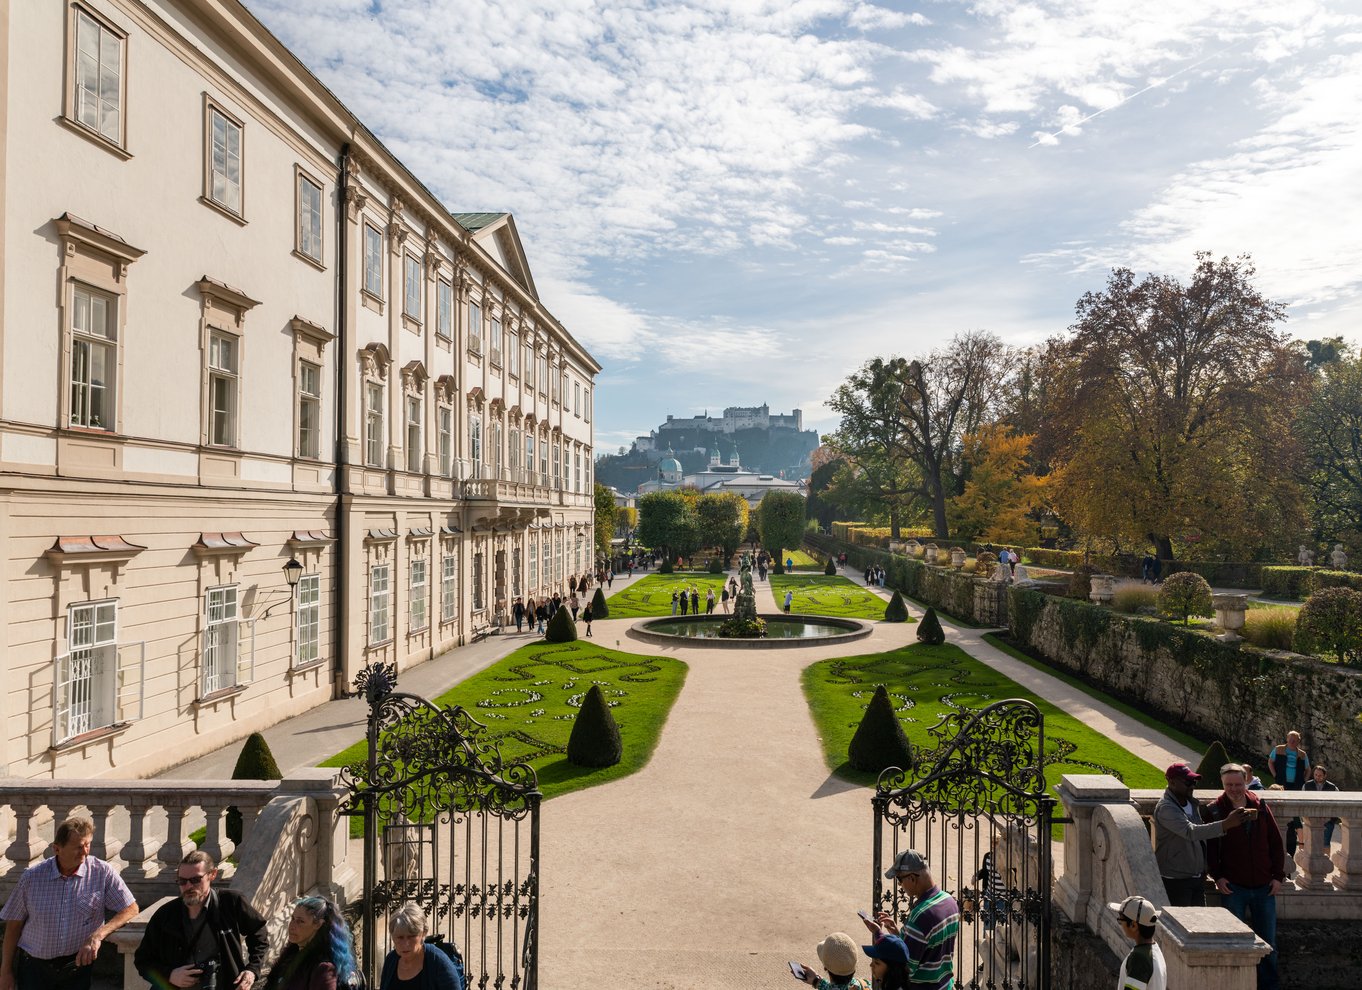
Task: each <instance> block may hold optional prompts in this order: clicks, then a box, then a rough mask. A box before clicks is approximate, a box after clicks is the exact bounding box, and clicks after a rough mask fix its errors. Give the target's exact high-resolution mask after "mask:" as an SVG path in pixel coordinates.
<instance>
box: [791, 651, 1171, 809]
mask: <svg viewBox="0 0 1362 990" xmlns="http://www.w3.org/2000/svg"><path fill="white" fill-rule="evenodd" d="M802 681H803V686H804V694H805V697H806V698H807V699H808V702H809V709H810V711H811V712H812V714H813V718H814V723H815V725H816V726H817V728H818V733H819V735H820V737H821V738H822V741H823V754H824V758H825V759H826V760H827V764H828V766H829V767H830V768H831V769H832V771H833V772H834V773H835V774H837V775H838V776H839V777H843V778H845V779H847V780H851V781H854V782H856V783H860V784H867V785H873V784H874V783H875V778H874V775H873V774H868V773H864V772H860V771H856V770H853V769H852V768H851V766H850V764H849V763H848V762H847V746H848V745H849V744H850V742H851V737H852V735H853V734H854V733H855V731H856V727H857V725H859V724H860V721H861V716H862V715H863V714H864V712H865V708H866V706H867V705H868V704H869V702H870V697H871V695H872V694H874V691H875V686H876V685H877V684H883V685H884V686H885V688H886V689H887V690H888V691H889V695H890V698H891V699H892V700H893V702H894V704H895V706H896V710H897V711H898V712H899V718H900V721H901V722H902V724H903V731H904V732H905V733H906V734H907V736H908V740H909V742H911V743H912V745H913V749H914V752H915V753H916V754H917V756H918V759H919V760H922V759H924V758H926V757H927V755H928V753H929V752H930V751H932V750H934V749H935V747H936V742H935V740H934V739H932V737H931V736H930V735H929V733H928V730H929V729H930V728H931V727H932V726H934V725H936V724H937V723H938V722H940V721H941V719H942V718H944V717H945V716H946V714H947V713H949V712H951V711H954V710H960V709H969V710H978V709H980V708H983V707H985V706H987V705H990V704H992V703H993V702H995V701H1002V700H1004V699H1006V698H1024V699H1026V700H1028V701H1031V702H1033V703H1035V704H1036V706H1037V707H1038V708H1039V709H1040V710H1041V712H1042V714H1043V716H1044V718H1045V762H1046V765H1045V780H1046V784H1047V787H1052V786H1053V785H1054V784H1057V783H1059V779H1060V776H1061V775H1062V774H1066V773H1072V774H1091V773H1109V774H1111V775H1113V776H1115V777H1117V778H1119V779H1120V780H1122V781H1124V782H1125V783H1126V785H1127V786H1129V787H1162V786H1163V785H1164V778H1163V773H1162V771H1160V770H1159V769H1158V768H1157V767H1154V766H1152V765H1150V764H1149V763H1146V762H1145V761H1144V760H1142V759H1140V758H1139V757H1138V756H1136V755H1135V754H1134V753H1131V752H1129V751H1128V750H1126V749H1125V748H1123V747H1122V746H1119V745H1117V744H1116V743H1114V742H1112V741H1111V740H1110V739H1108V738H1107V737H1106V736H1103V735H1102V734H1100V733H1098V732H1096V731H1094V730H1093V729H1090V728H1089V727H1088V726H1087V725H1085V724H1084V723H1082V722H1080V721H1079V720H1078V719H1076V718H1074V717H1073V716H1071V715H1069V714H1067V713H1065V712H1063V711H1061V710H1059V709H1058V708H1056V707H1055V706H1054V705H1052V704H1050V703H1049V702H1047V701H1042V700H1041V699H1039V698H1037V697H1036V696H1035V695H1033V694H1031V693H1030V692H1029V691H1027V690H1026V689H1025V688H1023V687H1022V686H1021V685H1019V684H1017V683H1016V682H1015V681H1013V680H1011V679H1009V678H1007V677H1004V676H1003V675H1002V674H1000V673H998V672H997V671H996V670H993V669H992V668H991V667H988V666H986V665H985V664H982V663H980V662H979V661H977V660H975V659H974V658H972V657H971V656H970V655H969V654H967V653H965V652H964V651H963V650H961V649H959V648H958V647H955V646H952V645H951V644H949V643H945V644H943V645H941V646H925V645H923V644H921V643H918V644H915V645H913V646H907V647H903V648H901V649H897V650H890V651H888V652H886V653H872V654H867V655H864V656H856V657H843V658H840V659H835V660H823V661H820V662H819V663H815V664H813V665H812V666H810V667H808V668H806V669H805V670H804V672H803V675H802Z"/></svg>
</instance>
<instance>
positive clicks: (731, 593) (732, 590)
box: [728, 577, 738, 598]
mask: <svg viewBox="0 0 1362 990" xmlns="http://www.w3.org/2000/svg"><path fill="white" fill-rule="evenodd" d="M728 597H729V598H737V597H738V579H737V578H735V577H731V578H729V579H728Z"/></svg>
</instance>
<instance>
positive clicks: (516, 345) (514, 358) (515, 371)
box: [506, 333, 520, 378]
mask: <svg viewBox="0 0 1362 990" xmlns="http://www.w3.org/2000/svg"><path fill="white" fill-rule="evenodd" d="M506 364H507V368H506V370H507V371H509V372H510V373H511V376H512V377H515V378H519V377H520V340H519V338H518V337H516V335H515V334H513V333H508V334H507V335H506Z"/></svg>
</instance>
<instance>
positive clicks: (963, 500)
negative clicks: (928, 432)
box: [948, 423, 1045, 543]
mask: <svg viewBox="0 0 1362 990" xmlns="http://www.w3.org/2000/svg"><path fill="white" fill-rule="evenodd" d="M1032 439H1033V438H1032V437H1030V436H1018V435H1017V434H1016V433H1014V432H1013V430H1012V428H1011V427H1008V426H1004V425H1002V424H998V423H992V424H989V425H986V426H982V427H980V428H979V429H978V430H977V431H976V432H974V433H970V434H968V435H967V436H966V437H965V438H964V443H963V451H962V457H963V459H964V461H965V463H966V466H967V467H968V469H969V480H968V481H967V482H965V490H964V491H963V492H961V493H960V494H959V495H957V496H956V497H955V498H953V499H952V500H951V503H950V505H949V507H948V509H949V513H950V522H951V532H953V533H955V534H956V535H957V536H959V537H963V538H966V539H978V538H982V539H985V540H988V541H989V542H991V543H1021V542H1023V541H1024V540H1025V538H1026V536H1027V535H1028V534H1031V535H1034V527H1033V526H1031V525H1030V524H1029V523H1028V522H1027V518H1026V517H1027V514H1028V513H1030V512H1031V511H1032V510H1033V509H1034V508H1035V507H1036V506H1037V505H1038V504H1039V503H1040V498H1041V494H1042V492H1043V491H1044V488H1045V479H1044V478H1039V477H1037V476H1036V475H1034V474H1032V473H1030V472H1029V471H1028V470H1027V455H1028V454H1029V453H1030V450H1031V441H1032Z"/></svg>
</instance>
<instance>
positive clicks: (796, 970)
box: [790, 959, 804, 980]
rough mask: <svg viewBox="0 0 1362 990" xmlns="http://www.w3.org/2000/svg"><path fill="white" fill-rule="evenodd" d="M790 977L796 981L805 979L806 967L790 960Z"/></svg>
mask: <svg viewBox="0 0 1362 990" xmlns="http://www.w3.org/2000/svg"><path fill="white" fill-rule="evenodd" d="M790 975H791V976H793V977H794V978H795V979H796V980H803V979H804V967H803V966H801V965H799V963H797V962H795V961H794V960H793V959H792V960H790Z"/></svg>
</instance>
